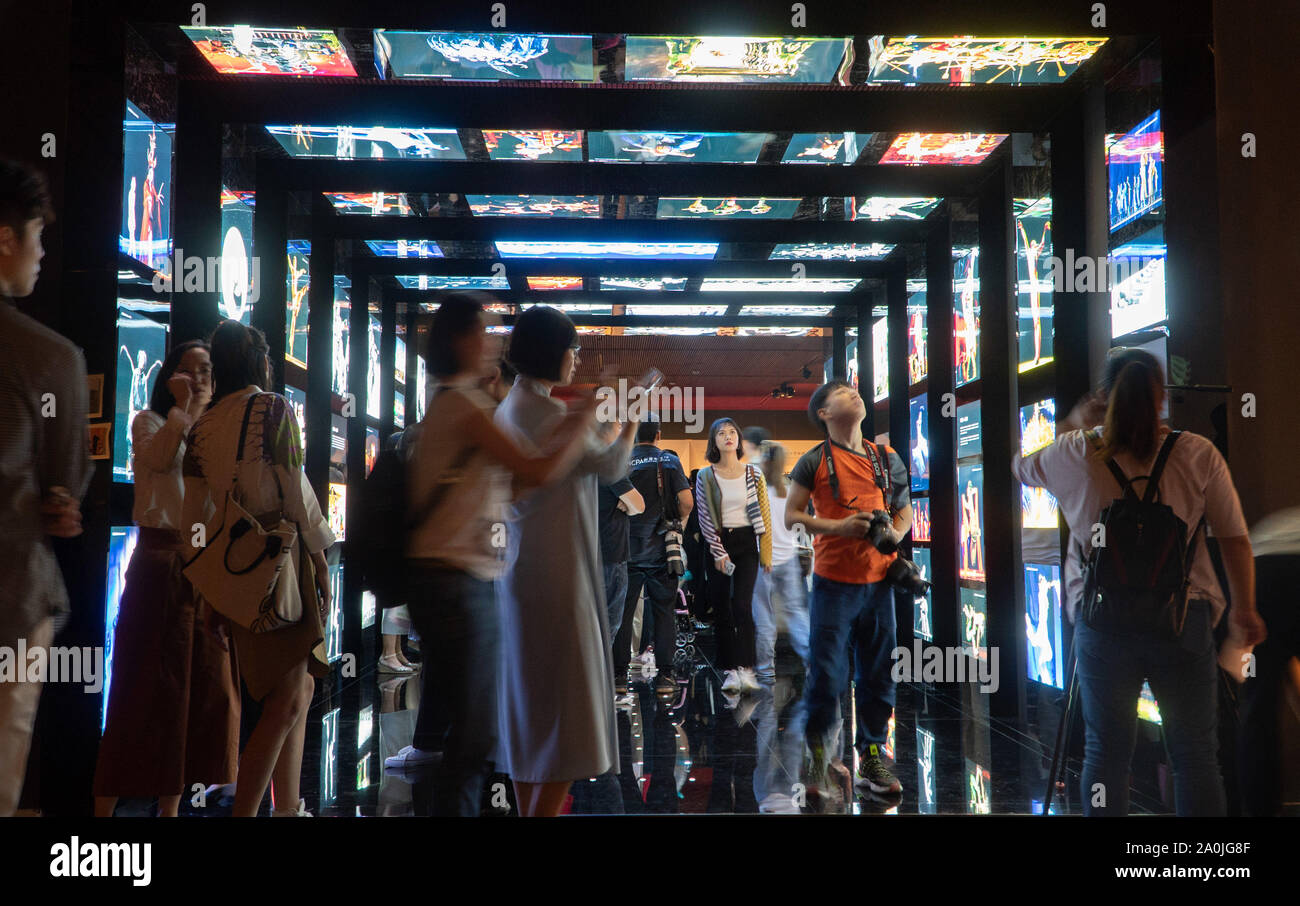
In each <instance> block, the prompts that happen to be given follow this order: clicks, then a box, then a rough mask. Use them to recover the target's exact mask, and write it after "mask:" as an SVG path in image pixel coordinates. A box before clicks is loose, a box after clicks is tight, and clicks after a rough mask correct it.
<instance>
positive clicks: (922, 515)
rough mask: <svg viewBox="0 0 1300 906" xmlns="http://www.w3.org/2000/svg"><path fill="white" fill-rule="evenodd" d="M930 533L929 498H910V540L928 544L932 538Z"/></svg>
mask: <svg viewBox="0 0 1300 906" xmlns="http://www.w3.org/2000/svg"><path fill="white" fill-rule="evenodd" d="M930 535H931V532H930V498H929V497H917V498H914V499H913V500H912V540H913V541H916V542H920V543H925V544H929V543H930V542H931V541H932V540H933V539H932V538H931V537H930Z"/></svg>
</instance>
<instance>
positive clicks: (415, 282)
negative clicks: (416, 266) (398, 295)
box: [397, 274, 510, 290]
mask: <svg viewBox="0 0 1300 906" xmlns="http://www.w3.org/2000/svg"><path fill="white" fill-rule="evenodd" d="M397 282H398V284H400V285H401V286H402V288H403V289H482V290H492V289H509V288H510V281H509V280H508V279H507V278H506V277H505V275H504V274H503V275H501V276H492V277H469V276H446V275H439V274H418V275H414V276H413V275H410V274H403V275H401V276H399V277H398V278H397Z"/></svg>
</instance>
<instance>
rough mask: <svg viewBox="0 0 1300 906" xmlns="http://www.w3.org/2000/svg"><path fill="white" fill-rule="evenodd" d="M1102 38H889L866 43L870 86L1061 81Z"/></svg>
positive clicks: (1015, 83)
mask: <svg viewBox="0 0 1300 906" xmlns="http://www.w3.org/2000/svg"><path fill="white" fill-rule="evenodd" d="M1105 43H1106V39H1105V38H1030V37H1017V38H974V37H948V38H942V37H939V38H922V37H904V38H890V37H885V36H883V35H876V36H874V37H872V38H871V40H870V41H869V42H868V47H869V49H870V56H869V58H868V69H869V75H868V76H867V83H868V84H871V85H890V84H905V85H920V84H944V85H988V84H995V85H1033V84H1050V83H1057V82H1063V81H1065V80H1066V79H1068V78H1069V77H1070V75H1071V74H1072V73H1073V72H1074V71H1075V70H1076V69H1078V68H1079V66H1080V65H1082V64H1083V63H1084V62H1086V61H1087V60H1088V59H1089V58H1090V57H1092V55H1093V54H1095V53H1096V52H1097V51H1098V50H1100V49H1101V46H1102V45H1103V44H1105Z"/></svg>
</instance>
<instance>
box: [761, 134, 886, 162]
mask: <svg viewBox="0 0 1300 906" xmlns="http://www.w3.org/2000/svg"><path fill="white" fill-rule="evenodd" d="M866 138H867V136H866V135H862V134H860V133H857V132H796V133H795V134H794V135H793V136H791V138H790V144H789V145H787V146H786V149H785V154H784V156H782V158H781V163H783V164H851V163H853V162H854V161H856V160H857V159H858V153H859V151H860V150H861V149H860V147H859V145H860V140H865V139H866Z"/></svg>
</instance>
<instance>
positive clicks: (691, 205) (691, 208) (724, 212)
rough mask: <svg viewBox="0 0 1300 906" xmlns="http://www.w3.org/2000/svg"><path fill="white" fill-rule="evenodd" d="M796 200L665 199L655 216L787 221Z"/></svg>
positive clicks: (663, 198) (660, 201)
mask: <svg viewBox="0 0 1300 906" xmlns="http://www.w3.org/2000/svg"><path fill="white" fill-rule="evenodd" d="M800 201H802V199H800V198H734V197H733V198H667V197H661V198H660V199H659V209H658V216H659V217H660V218H662V219H665V220H671V219H680V218H702V219H707V220H717V219H736V220H741V219H744V220H749V219H753V218H758V219H763V220H789V219H790V218H791V217H793V216H794V215H795V211H797V210H798V209H799V202H800Z"/></svg>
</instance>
